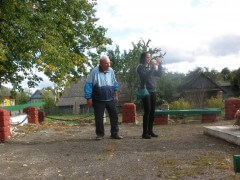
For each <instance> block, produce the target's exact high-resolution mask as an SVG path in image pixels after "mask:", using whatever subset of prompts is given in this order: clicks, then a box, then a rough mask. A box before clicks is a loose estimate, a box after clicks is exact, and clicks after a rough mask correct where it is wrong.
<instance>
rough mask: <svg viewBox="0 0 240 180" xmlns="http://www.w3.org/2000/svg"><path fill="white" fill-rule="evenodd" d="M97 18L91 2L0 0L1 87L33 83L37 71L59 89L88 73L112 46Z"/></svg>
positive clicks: (69, 0)
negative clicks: (92, 61)
mask: <svg viewBox="0 0 240 180" xmlns="http://www.w3.org/2000/svg"><path fill="white" fill-rule="evenodd" d="M97 20H98V19H97V18H96V17H95V9H94V4H91V3H89V2H88V1H87V0H50V1H45V0H21V1H20V0H0V86H1V84H2V83H11V84H12V85H13V87H15V88H20V87H21V82H22V81H23V80H24V79H26V80H27V81H28V86H29V87H34V86H35V85H37V83H38V82H39V81H41V80H42V78H41V77H39V76H38V75H37V74H36V73H35V71H36V69H37V70H38V71H42V72H43V73H44V74H45V75H47V76H48V77H49V79H50V80H51V81H52V82H55V83H56V84H57V85H58V86H60V87H61V86H64V85H65V83H66V82H67V81H68V80H73V79H74V78H77V77H78V76H79V75H80V74H82V73H85V72H86V67H87V66H89V65H91V60H92V59H91V58H93V57H96V55H97V54H99V53H100V51H102V50H105V45H107V44H111V40H110V39H109V38H106V37H105V33H106V29H105V28H104V27H102V26H97V25H96V24H95V23H96V22H97ZM87 59H88V60H87Z"/></svg>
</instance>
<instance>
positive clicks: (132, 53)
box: [120, 40, 165, 101]
mask: <svg viewBox="0 0 240 180" xmlns="http://www.w3.org/2000/svg"><path fill="white" fill-rule="evenodd" d="M150 42H151V40H148V41H147V42H145V41H144V40H140V41H139V42H138V43H137V44H134V43H132V45H133V48H132V49H130V50H129V51H126V50H125V51H124V53H123V56H122V58H123V60H124V63H123V67H122V74H121V76H120V78H121V79H122V80H123V81H125V82H126V83H127V84H128V88H129V91H130V93H131V101H133V100H134V98H135V96H134V93H135V90H136V89H137V86H138V85H139V79H138V78H137V72H136V68H137V66H138V64H139V58H140V55H141V53H142V52H145V51H149V52H150V53H151V54H152V57H153V58H154V57H156V56H159V57H163V56H164V55H165V54H162V53H161V51H162V50H161V49H160V48H154V49H153V48H150V47H149V43H150Z"/></svg>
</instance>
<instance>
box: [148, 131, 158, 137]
mask: <svg viewBox="0 0 240 180" xmlns="http://www.w3.org/2000/svg"><path fill="white" fill-rule="evenodd" d="M149 135H150V136H151V137H158V135H157V134H154V133H153V132H152V133H149Z"/></svg>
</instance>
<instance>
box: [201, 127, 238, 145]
mask: <svg viewBox="0 0 240 180" xmlns="http://www.w3.org/2000/svg"><path fill="white" fill-rule="evenodd" d="M203 133H204V134H207V135H211V136H215V137H217V138H221V139H224V140H226V141H228V142H230V143H233V144H236V145H240V128H239V127H238V126H233V125H227V126H204V127H203Z"/></svg>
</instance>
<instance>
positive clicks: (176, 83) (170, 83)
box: [157, 72, 185, 104]
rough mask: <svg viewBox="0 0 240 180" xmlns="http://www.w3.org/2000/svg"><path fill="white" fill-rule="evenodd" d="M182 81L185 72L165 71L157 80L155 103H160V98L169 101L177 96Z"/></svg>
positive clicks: (183, 80)
mask: <svg viewBox="0 0 240 180" xmlns="http://www.w3.org/2000/svg"><path fill="white" fill-rule="evenodd" d="M184 82H185V74H183V73H171V72H165V73H164V74H163V76H162V77H161V78H159V79H158V81H157V93H158V96H157V104H162V100H166V101H167V102H171V101H173V100H175V98H176V97H179V95H180V92H181V87H182V85H183V84H184Z"/></svg>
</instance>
